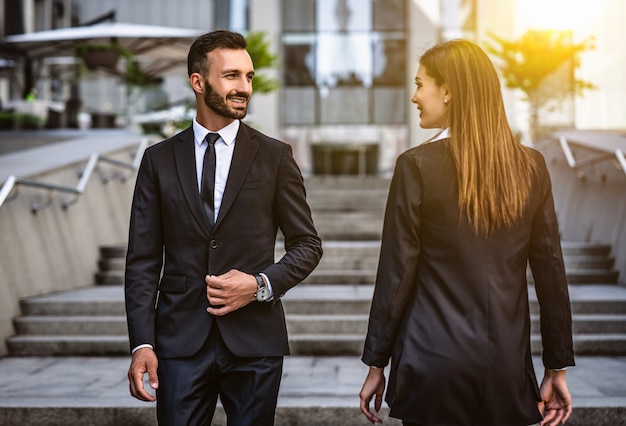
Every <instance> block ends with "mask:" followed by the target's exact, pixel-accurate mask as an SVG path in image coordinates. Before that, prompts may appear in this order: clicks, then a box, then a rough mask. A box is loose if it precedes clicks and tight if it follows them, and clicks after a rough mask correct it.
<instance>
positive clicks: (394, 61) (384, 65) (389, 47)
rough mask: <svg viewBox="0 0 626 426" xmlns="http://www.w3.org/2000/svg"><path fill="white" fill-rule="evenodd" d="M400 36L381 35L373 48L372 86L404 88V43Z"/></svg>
mask: <svg viewBox="0 0 626 426" xmlns="http://www.w3.org/2000/svg"><path fill="white" fill-rule="evenodd" d="M401 37H403V35H402V34H400V35H397V34H392V35H382V36H381V37H380V38H379V39H378V40H376V41H375V42H374V43H373V46H374V69H373V72H374V85H377V86H405V85H406V83H407V75H406V72H407V71H406V42H405V41H404V39H403V38H401Z"/></svg>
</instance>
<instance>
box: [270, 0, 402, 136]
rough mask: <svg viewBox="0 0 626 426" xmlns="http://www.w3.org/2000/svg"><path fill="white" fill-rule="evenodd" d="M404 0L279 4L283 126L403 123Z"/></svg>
mask: <svg viewBox="0 0 626 426" xmlns="http://www.w3.org/2000/svg"><path fill="white" fill-rule="evenodd" d="M407 4H408V0H282V12H283V14H282V20H283V21H282V22H283V29H282V60H283V67H282V69H283V88H282V89H281V90H282V91H283V92H282V97H283V103H282V104H281V108H282V111H283V112H282V117H283V122H284V123H286V124H368V123H377V124H385V123H391V124H397V123H405V122H406V117H405V116H406V111H407V103H408V102H409V99H408V98H409V95H407V85H408V84H409V82H410V80H411V78H410V77H409V74H408V72H407V53H406V49H407V41H406V40H407V34H406V31H407V27H406V23H405V22H406V13H405V11H406V9H407Z"/></svg>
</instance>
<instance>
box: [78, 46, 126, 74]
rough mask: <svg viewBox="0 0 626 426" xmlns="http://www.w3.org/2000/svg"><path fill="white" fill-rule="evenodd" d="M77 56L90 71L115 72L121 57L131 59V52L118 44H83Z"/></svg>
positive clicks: (79, 47)
mask: <svg viewBox="0 0 626 426" xmlns="http://www.w3.org/2000/svg"><path fill="white" fill-rule="evenodd" d="M77 56H78V57H79V58H81V60H82V61H83V63H84V64H85V66H86V67H87V69H88V70H91V71H93V70H96V69H105V70H110V71H114V70H116V68H117V63H118V61H119V59H120V57H122V56H124V57H126V58H129V57H130V56H131V55H130V52H129V51H128V50H127V49H125V48H123V47H122V46H120V45H118V44H116V43H108V44H95V43H83V44H81V45H80V46H78V48H77Z"/></svg>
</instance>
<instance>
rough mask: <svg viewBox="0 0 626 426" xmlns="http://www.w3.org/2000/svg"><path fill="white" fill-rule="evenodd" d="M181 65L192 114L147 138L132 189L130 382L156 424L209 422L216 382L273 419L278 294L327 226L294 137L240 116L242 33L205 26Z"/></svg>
mask: <svg viewBox="0 0 626 426" xmlns="http://www.w3.org/2000/svg"><path fill="white" fill-rule="evenodd" d="M188 73H189V82H190V84H191V87H192V89H193V91H194V93H195V95H196V103H197V115H196V118H195V120H194V121H193V124H192V126H191V127H190V128H188V129H187V130H185V131H183V132H182V133H180V134H178V135H175V136H173V137H172V138H170V139H167V140H165V141H163V142H161V143H159V144H156V145H155V146H152V147H150V148H148V149H147V150H146V153H145V155H144V157H143V161H142V164H141V167H140V169H139V172H138V176H137V183H136V188H135V194H134V197H133V204H132V212H131V220H130V233H129V234H130V235H129V242H128V254H127V259H126V280H125V292H126V312H127V316H128V330H129V336H130V345H131V350H132V351H133V355H132V361H131V365H130V369H129V372H128V378H129V382H130V392H131V394H132V395H133V396H134V397H136V398H138V399H140V400H144V401H154V400H155V399H156V401H157V417H158V420H159V424H162V425H198V424H203V425H208V424H210V422H211V419H212V417H213V413H214V411H215V405H216V402H217V398H218V396H219V397H220V400H221V402H222V405H223V407H224V410H225V412H226V415H227V417H228V423H229V424H234V425H271V424H273V422H274V413H275V409H276V401H277V395H278V388H279V385H280V379H281V375H282V362H283V356H284V355H287V354H288V353H289V346H288V340H287V331H286V326H285V318H284V313H283V308H282V305H281V302H280V298H281V297H282V296H283V295H284V294H285V293H286V292H287V290H289V289H290V288H292V287H293V286H295V285H296V284H298V283H299V282H300V281H302V280H303V279H304V278H305V277H306V276H307V275H308V274H309V273H311V271H312V270H313V269H314V268H315V266H316V265H317V263H318V262H319V259H320V257H321V255H322V247H321V240H320V238H319V237H318V235H317V233H316V230H315V228H314V225H313V221H312V219H311V211H310V208H309V206H308V204H307V202H306V197H305V190H304V185H303V180H302V176H301V173H300V170H299V169H298V166H297V165H296V163H295V161H294V159H293V156H292V153H291V149H290V147H289V145H287V144H284V143H282V142H280V141H277V140H275V139H272V138H269V137H267V136H265V135H263V134H261V133H259V132H258V131H256V130H254V129H252V128H250V127H248V126H247V125H246V124H244V123H242V122H241V121H240V119H242V118H244V117H245V115H246V108H247V105H248V100H249V98H250V95H251V93H252V79H253V77H254V67H253V64H252V60H251V59H250V55H249V54H248V52H247V51H246V42H245V39H244V38H243V37H242V36H241V35H240V34H237V33H233V32H229V31H215V32H212V33H208V34H205V35H203V36H201V37H199V38H198V39H197V40H196V41H195V42H194V43H193V45H192V46H191V49H190V51H189V56H188ZM278 229H280V230H281V232H282V234H283V236H284V244H285V248H286V254H285V255H284V256H283V257H282V258H281V259H280V260H279V261H277V262H276V261H275V259H274V247H275V244H276V235H277V231H278ZM146 373H147V374H148V380H149V383H150V386H151V387H152V388H153V389H156V398H155V397H154V396H153V395H151V394H150V393H149V392H147V390H146V389H144V386H143V376H144V374H146Z"/></svg>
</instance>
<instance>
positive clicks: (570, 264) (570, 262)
mask: <svg viewBox="0 0 626 426" xmlns="http://www.w3.org/2000/svg"><path fill="white" fill-rule="evenodd" d="M563 260H564V261H565V269H566V270H569V269H605V270H607V269H608V270H611V269H613V266H615V258H613V257H609V256H563Z"/></svg>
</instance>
